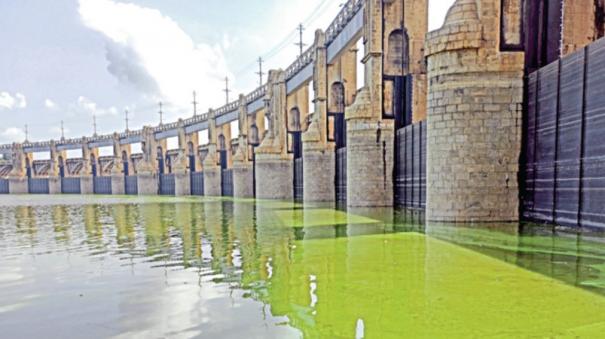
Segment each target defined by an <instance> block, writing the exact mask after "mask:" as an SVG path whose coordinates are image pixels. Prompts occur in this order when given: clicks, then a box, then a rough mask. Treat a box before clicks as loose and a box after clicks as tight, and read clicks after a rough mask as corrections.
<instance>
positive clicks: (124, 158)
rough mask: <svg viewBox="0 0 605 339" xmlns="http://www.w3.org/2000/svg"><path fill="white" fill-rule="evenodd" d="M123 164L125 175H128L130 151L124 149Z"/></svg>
mask: <svg viewBox="0 0 605 339" xmlns="http://www.w3.org/2000/svg"><path fill="white" fill-rule="evenodd" d="M122 165H123V167H124V175H126V176H128V172H129V171H128V153H127V152H126V151H122Z"/></svg>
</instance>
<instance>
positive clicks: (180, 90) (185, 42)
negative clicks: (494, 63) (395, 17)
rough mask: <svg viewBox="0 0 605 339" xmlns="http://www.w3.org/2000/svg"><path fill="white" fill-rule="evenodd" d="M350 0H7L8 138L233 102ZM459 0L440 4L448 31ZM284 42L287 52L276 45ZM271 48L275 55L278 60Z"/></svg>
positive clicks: (1, 129) (0, 79) (3, 28)
mask: <svg viewBox="0 0 605 339" xmlns="http://www.w3.org/2000/svg"><path fill="white" fill-rule="evenodd" d="M342 2H344V0H287V1H284V0H262V1H250V0H228V1H225V0H179V1H167V0H131V1H127V0H52V1H49V0H18V1H16V0H0V42H1V43H2V45H3V48H2V52H0V118H1V120H0V121H2V124H0V143H6V142H13V141H22V140H23V139H24V125H25V124H27V125H28V129H29V139H30V140H44V139H52V138H54V139H59V138H60V135H61V134H60V133H61V132H60V121H61V120H63V121H64V128H65V136H66V137H68V138H69V137H79V136H83V135H90V134H92V129H93V127H92V114H93V112H95V115H96V116H97V126H98V127H97V129H98V132H99V133H110V132H112V131H114V130H123V129H124V127H125V122H124V110H125V109H128V110H129V117H130V122H129V125H130V128H139V127H140V126H142V125H144V124H156V123H157V122H158V120H159V116H158V114H157V111H158V107H157V106H158V105H157V103H158V102H159V101H162V102H163V103H164V112H165V117H164V119H165V121H174V120H176V119H178V118H179V117H188V116H190V115H191V114H192V107H191V105H190V102H191V101H192V98H191V97H192V91H193V90H196V91H197V92H198V93H199V95H198V101H199V110H200V111H202V112H205V111H206V110H207V109H208V108H209V107H215V108H216V107H219V106H221V105H222V104H224V101H225V97H224V93H223V92H222V91H221V90H222V89H223V88H224V80H223V79H224V77H225V76H228V77H229V78H230V81H231V88H232V90H233V93H232V97H233V98H235V96H236V95H237V94H238V93H248V92H250V91H251V90H253V89H254V88H255V87H256V86H257V85H258V76H257V75H255V74H254V72H256V70H257V66H256V64H255V60H256V59H257V58H258V57H259V56H261V55H263V56H269V57H268V58H266V59H267V61H266V63H265V65H264V68H265V70H267V69H269V68H280V67H281V68H285V67H287V66H288V65H289V64H290V63H291V62H292V61H293V60H294V58H295V56H296V54H297V53H298V51H297V47H296V46H294V42H296V40H297V36H296V34H295V28H296V26H297V25H298V23H300V22H304V23H305V24H306V26H307V27H308V28H307V30H306V31H305V34H304V40H305V42H306V43H312V40H313V32H314V30H315V29H317V28H323V29H325V28H326V27H327V26H328V25H329V23H330V22H331V20H332V19H333V18H334V17H335V16H336V14H337V13H338V11H339V4H340V3H342ZM452 3H453V0H431V2H430V7H429V8H430V18H429V19H430V25H431V27H432V28H435V27H438V26H439V25H440V24H441V22H442V21H443V17H444V15H445V13H446V11H447V9H448V8H449V6H450V5H451V4H452ZM275 46H280V47H282V48H277V49H276V48H275ZM268 54H269V55H268Z"/></svg>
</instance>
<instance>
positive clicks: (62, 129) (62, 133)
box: [61, 120, 65, 140]
mask: <svg viewBox="0 0 605 339" xmlns="http://www.w3.org/2000/svg"><path fill="white" fill-rule="evenodd" d="M61 140H65V129H64V128H63V120H61Z"/></svg>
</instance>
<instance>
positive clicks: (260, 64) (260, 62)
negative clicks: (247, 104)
mask: <svg viewBox="0 0 605 339" xmlns="http://www.w3.org/2000/svg"><path fill="white" fill-rule="evenodd" d="M256 74H258V77H259V80H258V85H259V86H262V85H263V75H265V73H263V58H261V57H259V58H258V72H256Z"/></svg>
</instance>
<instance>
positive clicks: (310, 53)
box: [286, 44, 315, 80]
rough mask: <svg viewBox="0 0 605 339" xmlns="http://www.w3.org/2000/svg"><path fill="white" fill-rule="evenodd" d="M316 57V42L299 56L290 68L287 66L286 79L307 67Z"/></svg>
mask: <svg viewBox="0 0 605 339" xmlns="http://www.w3.org/2000/svg"><path fill="white" fill-rule="evenodd" d="M314 59H315V44H313V45H311V47H309V48H308V49H307V50H306V51H305V52H304V53H303V54H302V55H301V56H299V57H298V58H297V59H296V60H295V61H294V62H293V63H292V64H291V65H290V66H289V67H288V68H286V79H288V80H289V79H291V78H292V77H294V76H295V75H296V74H298V72H300V71H301V70H302V69H303V68H305V67H307V65H309V64H310V63H312V62H313V60H314Z"/></svg>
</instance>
